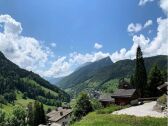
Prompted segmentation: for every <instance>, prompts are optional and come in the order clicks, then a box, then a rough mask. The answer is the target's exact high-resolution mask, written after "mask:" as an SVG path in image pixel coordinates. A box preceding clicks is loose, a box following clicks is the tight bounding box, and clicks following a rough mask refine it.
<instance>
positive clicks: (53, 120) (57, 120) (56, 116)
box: [47, 107, 72, 126]
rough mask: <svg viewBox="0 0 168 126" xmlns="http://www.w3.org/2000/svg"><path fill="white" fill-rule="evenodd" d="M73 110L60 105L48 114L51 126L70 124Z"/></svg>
mask: <svg viewBox="0 0 168 126" xmlns="http://www.w3.org/2000/svg"><path fill="white" fill-rule="evenodd" d="M71 113H72V110H71V109H68V108H62V107H59V108H57V109H56V110H53V111H51V112H49V113H48V114H47V118H48V125H50V126H68V124H69V122H70V119H71Z"/></svg>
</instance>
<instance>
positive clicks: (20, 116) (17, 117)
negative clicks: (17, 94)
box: [6, 106, 27, 126]
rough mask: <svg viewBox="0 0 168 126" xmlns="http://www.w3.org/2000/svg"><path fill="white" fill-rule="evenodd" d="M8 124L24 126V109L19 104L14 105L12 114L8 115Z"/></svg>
mask: <svg viewBox="0 0 168 126" xmlns="http://www.w3.org/2000/svg"><path fill="white" fill-rule="evenodd" d="M6 124H7V125H8V126H26V125H27V124H26V111H25V109H23V108H22V107H21V106H16V107H14V109H13V111H12V114H11V115H9V116H8V118H7V123H6Z"/></svg>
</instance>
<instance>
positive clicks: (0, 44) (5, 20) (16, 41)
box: [0, 15, 51, 71]
mask: <svg viewBox="0 0 168 126" xmlns="http://www.w3.org/2000/svg"><path fill="white" fill-rule="evenodd" d="M0 23H1V24H2V25H3V31H2V32H0V51H2V52H3V53H4V54H5V56H7V57H8V58H9V59H10V60H11V61H13V62H14V63H16V64H18V65H19V66H20V67H22V68H26V69H29V70H34V71H35V70H36V69H38V68H39V67H40V66H41V67H42V66H44V63H45V62H46V61H47V58H48V54H50V53H51V52H50V50H49V49H47V48H44V47H43V46H42V45H41V44H40V42H39V41H38V40H36V39H35V38H32V37H26V36H22V35H21V32H22V26H21V23H20V22H17V21H16V20H15V19H13V18H12V17H11V16H10V15H0ZM37 67H38V68H37Z"/></svg>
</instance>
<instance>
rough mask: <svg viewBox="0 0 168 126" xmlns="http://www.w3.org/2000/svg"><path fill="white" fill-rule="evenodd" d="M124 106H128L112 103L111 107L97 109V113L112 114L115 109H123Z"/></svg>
mask: <svg viewBox="0 0 168 126" xmlns="http://www.w3.org/2000/svg"><path fill="white" fill-rule="evenodd" d="M123 108H126V106H118V105H111V106H109V107H106V108H102V109H100V110H97V111H96V113H97V114H110V113H112V112H114V111H117V110H120V109H123Z"/></svg>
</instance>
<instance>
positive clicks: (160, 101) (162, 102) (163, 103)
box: [157, 94, 167, 106]
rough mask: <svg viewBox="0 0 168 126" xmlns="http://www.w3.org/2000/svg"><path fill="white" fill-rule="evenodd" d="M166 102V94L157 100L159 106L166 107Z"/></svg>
mask: <svg viewBox="0 0 168 126" xmlns="http://www.w3.org/2000/svg"><path fill="white" fill-rule="evenodd" d="M166 101H167V100H166V95H165V94H164V95H162V96H161V97H159V98H158V99H157V104H159V105H162V106H166Z"/></svg>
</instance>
